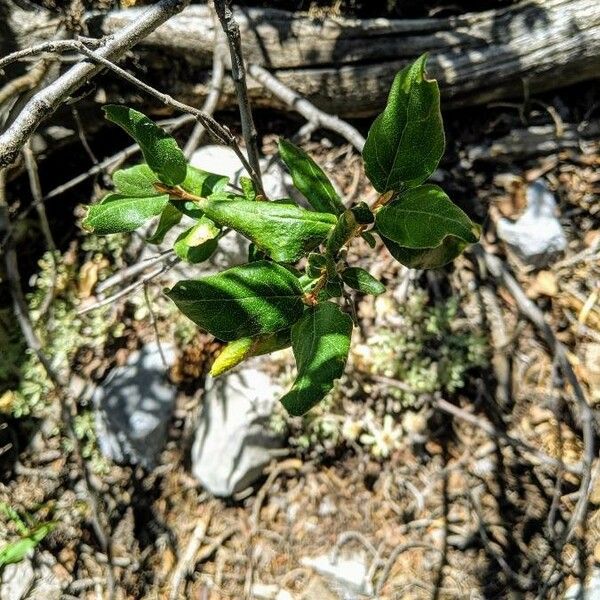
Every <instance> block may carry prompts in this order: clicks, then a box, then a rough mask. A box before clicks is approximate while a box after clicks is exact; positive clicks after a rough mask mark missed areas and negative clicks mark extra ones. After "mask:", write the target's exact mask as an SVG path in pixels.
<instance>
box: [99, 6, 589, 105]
mask: <svg viewBox="0 0 600 600" xmlns="http://www.w3.org/2000/svg"><path fill="white" fill-rule="evenodd" d="M138 15H139V12H138V10H137V9H133V10H125V11H118V12H114V13H111V14H109V15H108V16H107V17H106V18H105V20H104V22H103V29H104V31H105V32H107V33H108V32H114V31H117V30H118V29H120V28H122V27H123V26H124V25H125V24H127V23H130V22H131V21H132V20H135V19H136V18H137V17H138ZM236 19H237V20H238V22H239V25H240V29H241V35H242V40H243V50H244V56H245V57H246V60H247V61H248V62H251V63H256V64H258V65H262V66H264V67H266V68H268V69H269V70H271V71H272V72H273V73H274V75H276V76H277V78H279V79H280V80H281V81H282V83H284V84H285V85H287V86H289V87H291V88H292V89H294V90H296V91H297V92H298V93H300V94H301V95H303V96H305V97H306V98H307V99H308V100H310V101H311V102H312V103H314V104H315V105H316V106H318V107H319V108H321V109H323V110H325V111H327V112H331V113H334V114H340V115H344V116H350V115H369V114H373V113H375V112H377V111H378V110H380V108H381V106H382V105H383V104H384V101H385V97H386V95H387V92H388V90H389V86H390V83H391V80H392V78H393V76H394V75H395V73H396V72H397V71H398V70H399V69H400V68H402V67H403V66H404V65H405V64H406V63H407V62H409V61H410V60H412V59H414V58H415V57H416V56H418V55H419V54H421V53H423V52H426V51H429V52H430V55H431V57H430V61H429V72H430V74H431V76H433V77H435V78H437V79H438V80H439V82H440V85H441V88H442V93H443V97H444V102H445V105H446V106H454V107H457V106H468V105H474V104H481V103H486V102H489V101H491V100H497V99H503V98H509V97H515V98H520V97H523V95H524V88H525V87H526V88H527V91H528V92H530V93H531V92H534V93H535V92H540V91H545V90H549V89H554V88H558V87H562V86H565V85H569V84H572V83H575V82H579V81H583V80H587V79H590V78H593V77H597V76H598V73H600V4H599V3H598V2H597V1H596V0H526V1H524V2H521V3H519V4H516V5H514V6H511V7H509V8H503V9H498V10H488V11H484V12H480V13H467V14H463V15H460V16H456V17H450V18H427V19H411V20H389V19H364V20H360V19H344V18H338V17H327V18H323V19H315V18H310V17H309V16H306V15H303V14H299V13H291V12H287V11H283V10H277V9H271V8H269V9H258V8H238V9H237V11H236ZM213 40H214V24H213V22H212V19H211V18H210V14H209V9H208V7H207V6H202V5H194V6H190V7H189V8H187V9H186V10H185V11H183V12H182V13H181V14H180V15H177V16H176V17H175V18H173V19H171V20H170V21H169V22H168V23H166V24H165V25H163V26H161V27H160V28H159V29H158V30H157V31H155V32H154V33H153V34H152V35H150V36H149V37H148V38H147V39H146V40H145V42H144V44H143V45H142V48H144V49H145V52H146V53H147V56H146V58H147V60H145V61H144V62H145V64H146V65H148V68H149V69H150V72H151V74H152V76H153V78H154V77H156V80H159V78H160V77H162V76H165V77H167V81H168V82H169V85H171V86H172V89H171V92H172V93H174V94H175V95H178V96H182V97H184V98H185V101H187V102H190V103H198V102H200V101H201V100H202V98H204V97H205V96H206V94H207V93H208V89H209V80H210V77H209V74H208V70H209V69H210V65H211V63H212V58H211V56H212V49H213ZM174 61H175V62H180V63H184V65H185V67H181V66H180V67H179V68H177V67H174ZM174 73H176V74H177V76H176V77H175V76H173V74H174ZM169 74H171V77H169ZM249 84H250V90H249V91H250V95H251V97H252V100H253V101H254V102H255V103H258V104H261V105H263V106H273V105H274V104H275V103H276V102H277V101H276V100H275V99H273V98H272V97H267V96H266V95H265V94H264V93H263V92H262V90H261V87H260V86H259V85H258V84H256V83H254V84H252V82H249ZM221 102H222V105H233V104H235V93H234V90H233V85H232V82H231V81H227V82H226V85H225V89H224V93H223V96H222V100H221Z"/></svg>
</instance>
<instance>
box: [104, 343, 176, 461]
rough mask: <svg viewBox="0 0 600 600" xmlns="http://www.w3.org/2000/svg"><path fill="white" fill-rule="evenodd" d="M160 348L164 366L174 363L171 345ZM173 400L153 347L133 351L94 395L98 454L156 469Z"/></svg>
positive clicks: (172, 390)
mask: <svg viewBox="0 0 600 600" xmlns="http://www.w3.org/2000/svg"><path fill="white" fill-rule="evenodd" d="M162 350H163V354H164V356H165V360H166V361H167V364H168V365H171V364H173V362H174V360H175V349H174V347H173V346H171V345H168V344H162ZM175 396H176V388H175V386H174V385H172V384H170V383H169V382H167V381H166V369H165V365H164V364H163V361H162V358H161V355H160V352H159V350H158V345H157V343H156V342H152V343H149V344H146V345H145V346H144V347H143V348H142V349H141V350H140V351H136V352H133V353H132V354H131V355H130V356H129V359H128V361H127V363H126V364H125V365H123V366H122V367H116V368H114V369H113V370H112V371H111V372H110V373H109V375H108V377H107V378H106V379H105V381H104V382H103V383H102V385H101V386H99V387H98V388H97V389H96V390H95V392H94V406H95V408H96V431H97V435H98V445H99V446H100V450H101V451H102V453H103V454H104V455H105V456H106V457H108V458H110V459H111V460H114V461H115V462H119V463H125V462H128V463H131V464H140V465H142V466H144V467H146V468H152V467H154V466H155V464H156V459H157V457H158V454H159V453H160V451H161V450H162V448H163V446H164V444H165V442H166V437H167V426H168V422H169V418H170V416H171V412H172V410H173V405H174V403H175Z"/></svg>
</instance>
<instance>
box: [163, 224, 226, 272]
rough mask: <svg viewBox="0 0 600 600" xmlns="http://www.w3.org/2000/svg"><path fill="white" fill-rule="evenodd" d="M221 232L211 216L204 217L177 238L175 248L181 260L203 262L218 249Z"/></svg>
mask: <svg viewBox="0 0 600 600" xmlns="http://www.w3.org/2000/svg"><path fill="white" fill-rule="evenodd" d="M220 233H221V230H220V229H219V228H218V227H217V226H216V225H215V224H214V223H213V222H212V221H211V220H210V219H209V218H207V217H202V218H201V219H200V220H199V221H198V222H197V223H196V224H195V225H194V226H193V227H191V228H190V229H188V230H187V231H184V232H183V233H182V234H181V235H180V236H179V237H178V238H177V240H175V244H174V245H173V250H175V254H177V256H178V257H179V258H181V260H185V261H186V262H189V263H199V262H203V261H205V260H207V259H209V258H210V257H211V256H212V254H213V252H214V251H215V250H216V249H217V246H218V244H219V240H218V237H219V234H220Z"/></svg>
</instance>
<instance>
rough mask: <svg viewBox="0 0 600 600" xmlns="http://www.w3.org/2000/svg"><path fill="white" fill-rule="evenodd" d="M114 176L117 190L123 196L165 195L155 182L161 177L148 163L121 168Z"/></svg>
mask: <svg viewBox="0 0 600 600" xmlns="http://www.w3.org/2000/svg"><path fill="white" fill-rule="evenodd" d="M112 178H113V183H114V184H115V189H116V192H117V193H118V194H121V195H123V196H132V197H139V198H149V197H150V196H162V195H163V193H161V192H159V191H157V190H156V188H155V187H154V184H156V183H159V179H158V177H157V176H156V173H154V171H152V169H151V168H150V167H149V166H148V165H136V166H135V167H129V168H128V169H120V170H119V171H116V172H115V173H114V175H113V176H112Z"/></svg>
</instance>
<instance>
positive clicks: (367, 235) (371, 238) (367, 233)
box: [360, 231, 377, 248]
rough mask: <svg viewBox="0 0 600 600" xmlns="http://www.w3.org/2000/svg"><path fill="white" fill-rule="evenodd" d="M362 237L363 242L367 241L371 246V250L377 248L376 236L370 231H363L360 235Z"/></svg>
mask: <svg viewBox="0 0 600 600" xmlns="http://www.w3.org/2000/svg"><path fill="white" fill-rule="evenodd" d="M360 237H361V238H362V239H363V240H365V242H367V244H369V247H370V248H375V246H376V245H377V240H376V239H375V236H374V235H373V234H372V233H371V232H370V231H363V232H362V233H361V234H360Z"/></svg>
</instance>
